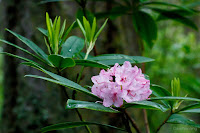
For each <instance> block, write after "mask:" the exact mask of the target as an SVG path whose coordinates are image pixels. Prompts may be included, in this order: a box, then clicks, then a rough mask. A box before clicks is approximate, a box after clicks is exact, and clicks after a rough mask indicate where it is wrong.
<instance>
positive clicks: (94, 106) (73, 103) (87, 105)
mask: <svg viewBox="0 0 200 133" xmlns="http://www.w3.org/2000/svg"><path fill="white" fill-rule="evenodd" d="M75 108H82V109H90V110H95V111H101V112H110V113H119V111H117V110H114V109H111V108H108V107H105V106H103V105H102V104H100V103H94V102H87V101H78V100H72V99H68V100H67V106H66V109H75Z"/></svg>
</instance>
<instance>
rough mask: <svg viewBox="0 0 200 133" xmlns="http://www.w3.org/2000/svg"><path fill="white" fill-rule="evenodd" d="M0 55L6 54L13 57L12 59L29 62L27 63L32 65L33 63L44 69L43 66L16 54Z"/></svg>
mask: <svg viewBox="0 0 200 133" xmlns="http://www.w3.org/2000/svg"><path fill="white" fill-rule="evenodd" d="M0 54H5V55H8V56H11V57H15V58H18V59H20V60H23V61H27V62H30V63H33V64H36V65H37V66H39V67H42V68H44V67H43V66H42V65H40V64H38V63H36V62H34V61H32V60H30V59H27V58H24V57H21V56H18V55H14V54H11V53H7V52H0Z"/></svg>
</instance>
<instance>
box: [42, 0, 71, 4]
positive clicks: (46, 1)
mask: <svg viewBox="0 0 200 133" xmlns="http://www.w3.org/2000/svg"><path fill="white" fill-rule="evenodd" d="M60 1H72V0H42V1H40V2H39V4H46V3H49V2H60Z"/></svg>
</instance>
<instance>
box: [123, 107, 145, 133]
mask: <svg viewBox="0 0 200 133" xmlns="http://www.w3.org/2000/svg"><path fill="white" fill-rule="evenodd" d="M124 113H125V115H126V117H127V118H128V120H129V121H130V122H131V125H132V126H133V127H134V128H135V130H136V132H137V133H141V131H140V129H139V127H138V126H137V124H136V122H135V120H134V119H132V118H131V116H130V115H129V114H128V113H127V112H126V111H124Z"/></svg>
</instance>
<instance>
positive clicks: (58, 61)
mask: <svg viewBox="0 0 200 133" xmlns="http://www.w3.org/2000/svg"><path fill="white" fill-rule="evenodd" d="M48 59H49V60H50V61H51V63H52V64H53V65H54V66H55V67H57V68H59V69H65V68H67V67H73V66H75V65H76V63H75V62H74V60H73V59H72V58H64V57H62V56H61V55H49V57H48Z"/></svg>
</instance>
